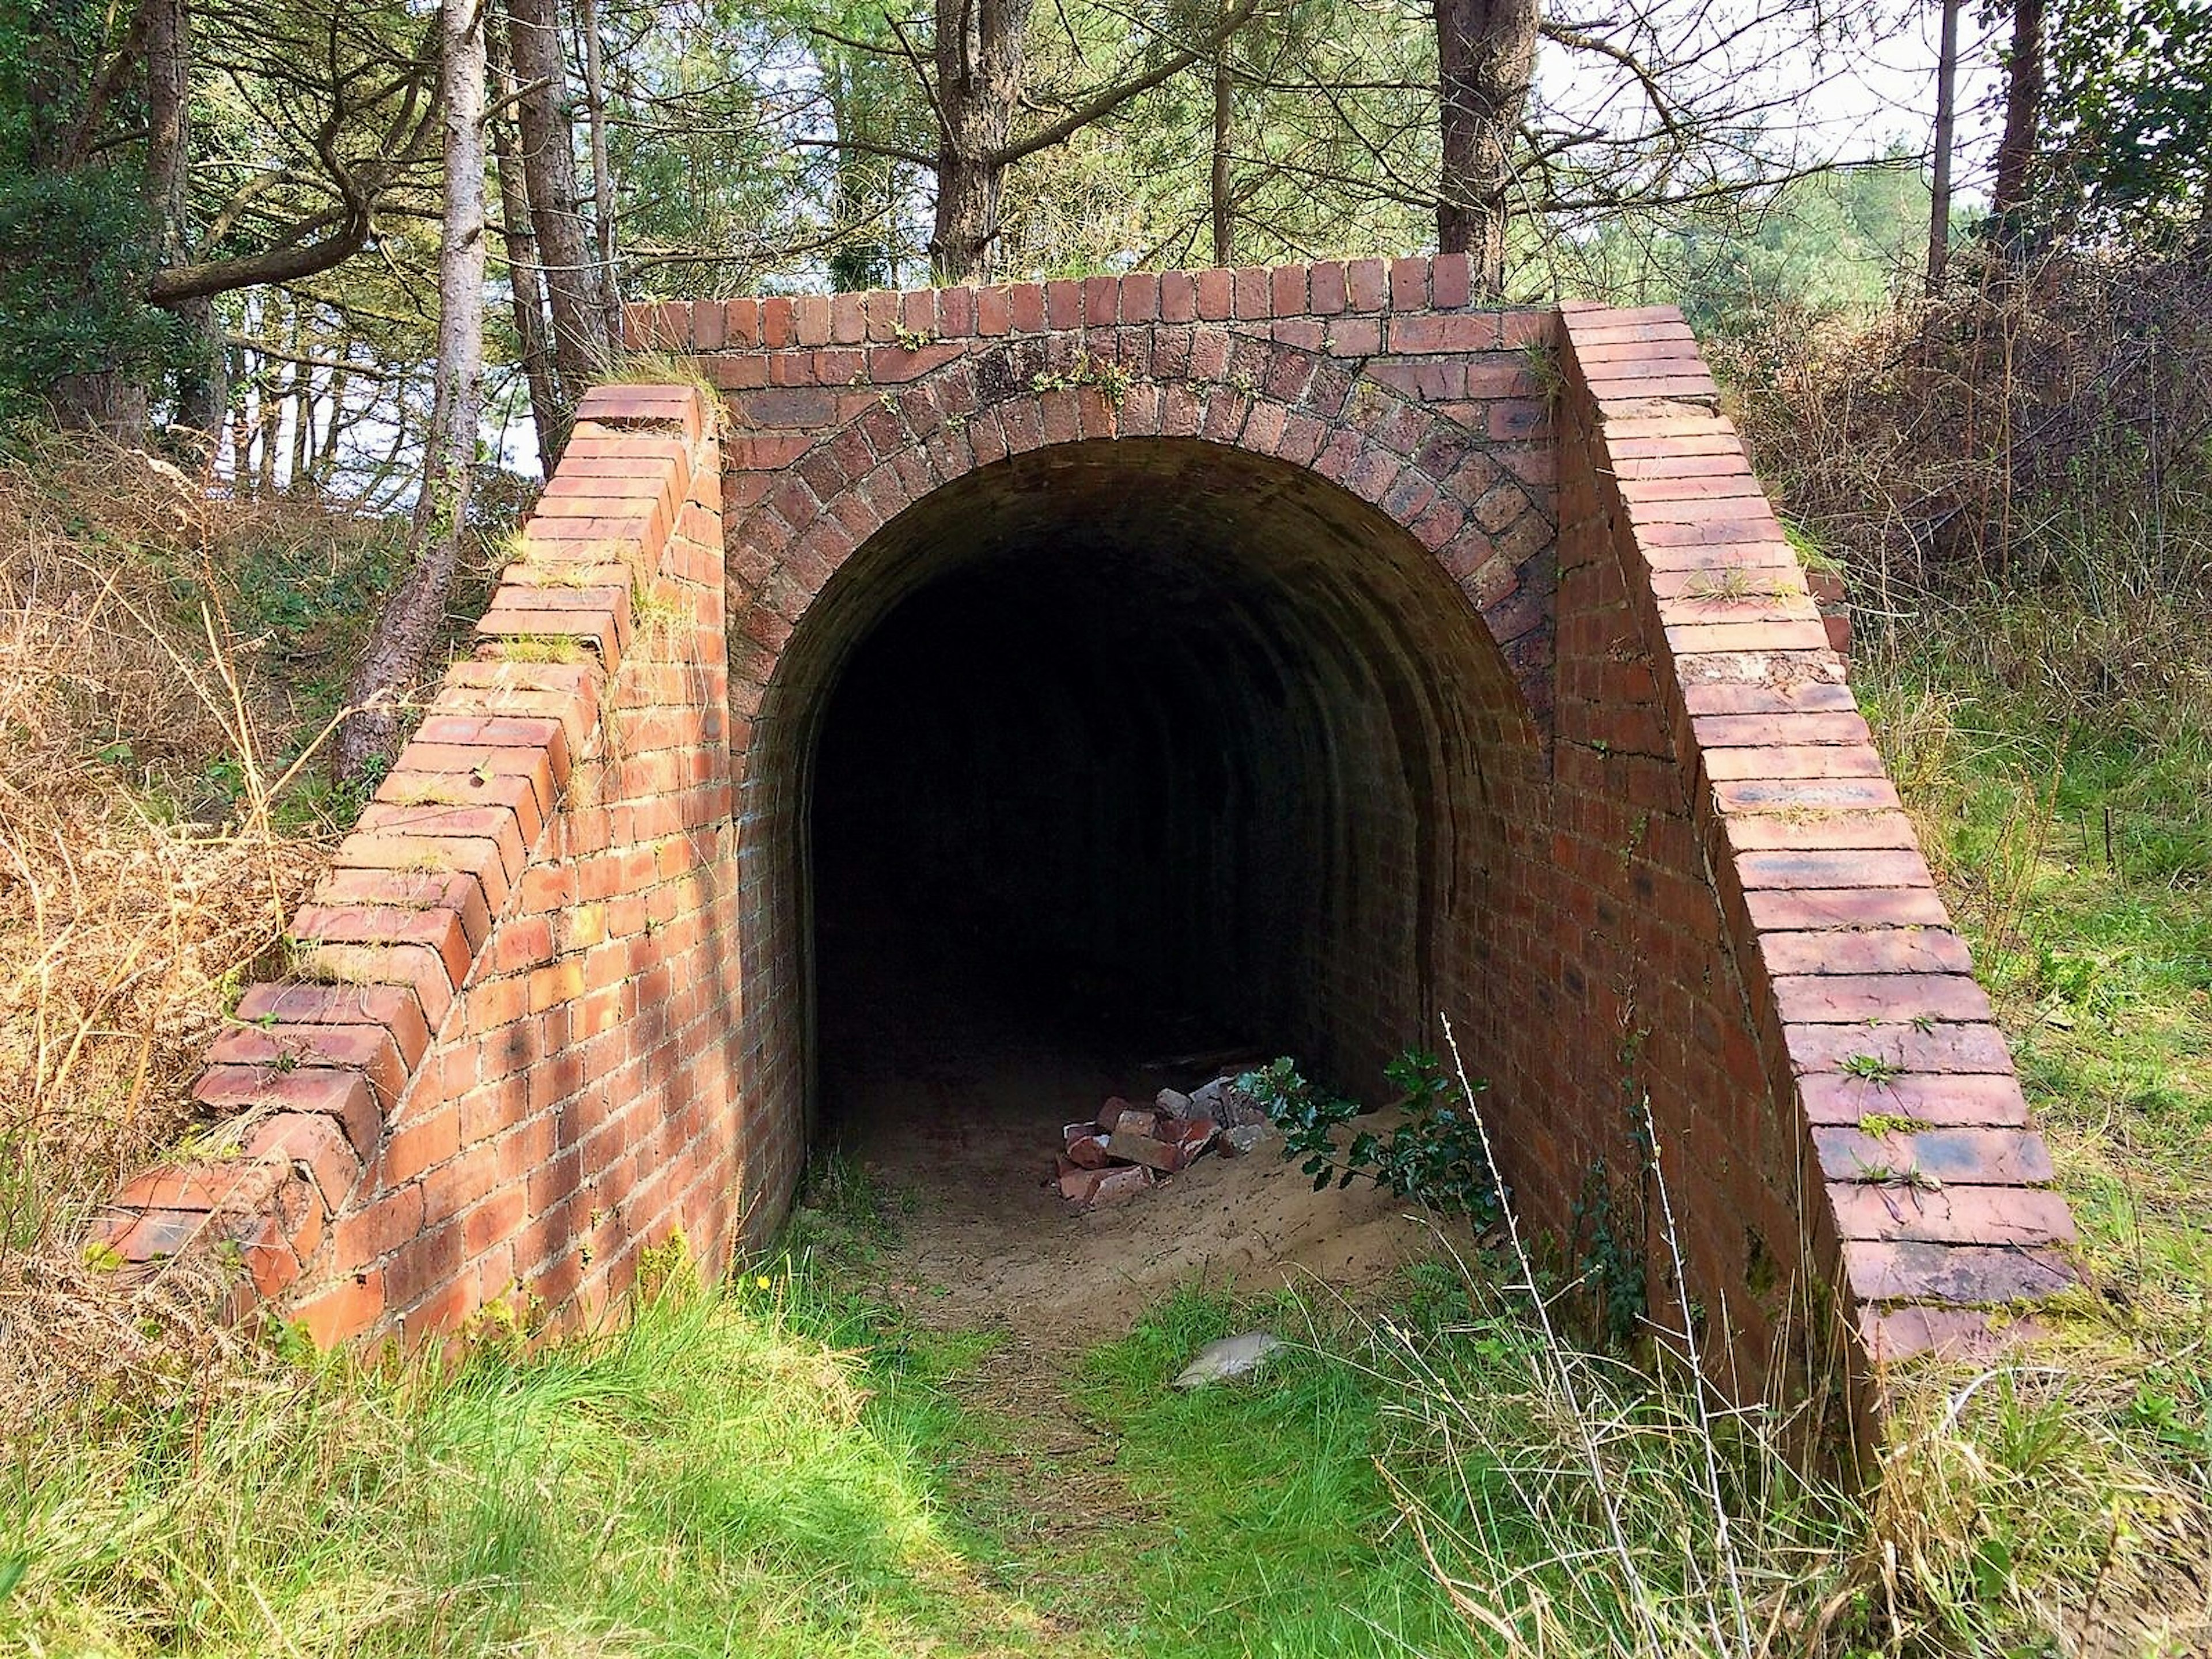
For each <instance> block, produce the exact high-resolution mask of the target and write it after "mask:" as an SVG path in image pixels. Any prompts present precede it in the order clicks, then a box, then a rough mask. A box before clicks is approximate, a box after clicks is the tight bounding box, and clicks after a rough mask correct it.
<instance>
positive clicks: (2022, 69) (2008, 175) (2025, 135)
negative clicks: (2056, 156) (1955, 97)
mask: <svg viewBox="0 0 2212 1659" xmlns="http://www.w3.org/2000/svg"><path fill="white" fill-rule="evenodd" d="M2043 34H2044V0H2013V8H2012V49H2011V50H2010V51H2009V52H2007V53H2006V54H2005V103H2004V110H2005V120H2004V136H2003V137H2002V138H2000V139H1999V140H1998V141H1997V177H1996V185H1994V186H1993V187H1992V188H1991V190H1990V213H1991V214H1992V215H1993V216H1995V217H1996V218H1998V219H2006V218H2009V217H2011V216H2015V215H2017V214H2018V213H2019V211H2020V210H2021V209H2022V208H2023V207H2025V206H2027V192H2028V186H2029V184H2030V182H2031V178H2032V175H2033V172H2034V167H2035V155H2036V149H2037V147H2038V146H2039V143H2041V141H2042V137H2043V84H2044V76H2045V70H2044V62H2043V52H2044V43H2043Z"/></svg>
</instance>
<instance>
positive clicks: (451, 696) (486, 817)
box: [88, 386, 713, 1324]
mask: <svg viewBox="0 0 2212 1659" xmlns="http://www.w3.org/2000/svg"><path fill="white" fill-rule="evenodd" d="M712 432H713V428H712V422H711V420H710V416H709V411H708V408H707V402H706V399H705V398H704V397H703V396H702V394H701V393H700V392H697V391H696V390H695V389H694V388H692V387H690V386H601V387H599V388H597V389H596V390H594V391H592V392H589V393H588V394H586V397H585V398H584V399H583V402H582V404H581V405H580V407H579V409H578V411H577V419H576V425H575V428H574V434H573V435H572V436H571V438H570V440H569V443H568V449H567V451H566V452H565V453H564V454H563V455H562V462H561V465H560V468H559V470H558V471H556V474H555V476H554V477H553V478H552V479H551V481H550V483H548V484H547V486H546V489H545V492H544V496H543V497H542V498H541V500H540V501H539V502H538V507H537V509H536V512H535V514H534V515H533V517H532V520H531V521H530V523H529V524H528V526H526V528H525V530H524V531H523V532H522V537H521V541H520V549H519V550H518V552H517V554H516V556H515V557H514V558H513V561H512V562H509V563H508V565H507V568H506V569H505V570H504V571H503V572H502V573H501V579H500V583H499V586H498V589H497V591H496V592H495V593H494V595H493V597H492V600H491V603H490V605H489V607H488V608H487V609H486V611H485V612H484V614H483V618H482V620H480V621H479V622H478V623H477V626H476V640H477V644H476V647H475V650H474V651H473V653H471V655H470V656H469V657H467V658H466V659H463V660H461V661H459V662H456V663H454V664H453V665H452V666H451V667H450V668H449V669H448V670H447V673H446V676H445V678H444V683H443V684H442V685H441V688H440V689H439V691H438V693H437V695H436V696H435V698H433V700H432V701H431V703H430V705H429V708H428V712H427V713H426V714H425V716H424V718H423V720H422V725H421V726H419V727H417V728H416V732H415V735H414V737H413V738H412V739H411V740H410V742H409V743H408V744H407V745H406V746H405V747H404V749H403V750H401V751H400V754H399V757H398V761H397V763H395V764H394V765H393V767H392V770H391V772H390V773H389V774H388V775H386V777H385V779H384V781H382V783H380V785H379V786H378V788H377V791H376V794H375V797H374V799H373V800H372V802H371V803H370V805H368V808H367V809H366V810H364V811H362V815H361V818H360V821H359V823H358V824H357V825H356V828H355V829H354V830H353V832H352V833H351V834H349V836H346V838H345V839H344V841H343V842H341V843H340V844H339V846H338V848H337V852H336V854H334V855H333V856H332V858H331V870H330V873H329V874H328V875H326V876H325V878H323V880H322V881H321V882H320V883H319V884H318V885H317V887H316V889H315V890H314V893H313V896H311V897H310V898H309V900H308V901H307V903H305V904H303V905H302V906H301V908H299V910H298V911H297V912H296V913H295V915H294V917H293V919H292V926H291V929H290V937H291V939H293V941H294V942H295V972H294V974H293V975H292V976H291V977H290V978H289V979H287V980H285V981H282V982H276V983H267V984H259V985H255V986H253V987H251V988H249V989H248V990H247V991H246V994H245V995H244V996H243V997H242V998H241V999H240V1003H239V1006H238V1013H237V1020H236V1023H235V1024H234V1026H233V1027H232V1029H231V1030H228V1031H226V1032H225V1033H224V1034H223V1035H222V1036H220V1037H218V1038H217V1039H216V1041H215V1042H214V1043H213V1044H212V1045H211V1046H210V1048H209V1050H208V1055H207V1065H206V1067H205V1069H204V1070H203V1071H202V1073H200V1076H199V1079H198V1080H197V1082H196V1083H195V1084H194V1085H193V1086H192V1098H193V1100H194V1101H195V1102H196V1103H197V1104H198V1105H199V1106H200V1107H201V1108H202V1109H204V1110H205V1111H207V1112H208V1113H210V1114H211V1115H214V1116H216V1118H217V1119H219V1120H220V1124H219V1127H218V1128H217V1129H216V1132H215V1133H212V1134H210V1135H203V1136H202V1137H200V1140H201V1142H202V1144H204V1145H211V1146H213V1148H214V1150H213V1151H212V1152H210V1153H208V1154H207V1155H204V1156H201V1157H197V1158H191V1159H190V1160H187V1161H184V1162H180V1163H177V1164H168V1165H164V1166H162V1167H160V1168H156V1169H153V1170H147V1171H145V1172H144V1173H143V1174H141V1175H138V1176H134V1177H133V1178H131V1180H129V1181H127V1182H125V1183H124V1185H123V1187H122V1188H120V1190H118V1192H117V1193H116V1194H115V1195H114V1197H113V1198H112V1200H110V1201H109V1203H108V1205H107V1206H106V1209H105V1210H104V1211H103V1212H101V1213H100V1215H99V1216H98V1217H97V1218H95V1220H94V1224H93V1226H92V1229H91V1243H90V1245H89V1247H88V1253H89V1254H91V1255H93V1256H94V1259H96V1260H98V1259H104V1260H106V1261H108V1262H110V1263H111V1264H112V1265H118V1266H120V1267H125V1268H126V1269H132V1270H145V1269H148V1268H150V1267H154V1266H155V1265H157V1264H158V1263H160V1262H161V1261H163V1260H165V1259H167V1258H168V1257H171V1256H174V1255H178V1254H179V1253H181V1252H183V1251H185V1250H187V1249H193V1248H195V1247H202V1248H204V1247H208V1246H217V1247H222V1246H229V1247H234V1248H235V1249H237V1250H238V1251H239V1252H240V1258H241V1260H242V1261H243V1264H244V1266H245V1267H246V1275H245V1277H244V1279H242V1280H241V1282H240V1285H238V1287H237V1289H236V1291H235V1292H234V1296H233V1298H232V1303H231V1307H230V1310H229V1311H230V1312H231V1313H232V1314H233V1315H234V1316H235V1315H238V1314H240V1313H242V1312H244V1311H245V1310H246V1309H247V1308H249V1307H251V1306H252V1304H253V1302H254V1301H255V1299H256V1298H257V1297H264V1298H268V1297H279V1296H282V1295H283V1294H285V1293H286V1292H287V1291H290V1290H292V1289H293V1287H294V1286H295V1285H298V1286H299V1287H300V1288H301V1289H302V1290H305V1289H307V1288H308V1287H309V1286H308V1284H307V1283H303V1282H302V1281H303V1279H308V1280H311V1279H312V1275H313V1269H314V1268H315V1267H317V1266H318V1265H324V1264H320V1263H319V1258H320V1257H322V1256H324V1255H326V1254H327V1251H326V1249H325V1246H326V1241H327V1239H328V1237H329V1233H330V1230H331V1224H332V1222H333V1221H334V1220H335V1219H336V1218H337V1217H338V1216H339V1215H340V1213H341V1212H343V1209H344V1208H345V1206H347V1205H348V1203H349V1200H353V1199H355V1198H356V1196H357V1193H356V1189H357V1188H359V1187H360V1185H361V1184H362V1178H363V1175H364V1171H365V1170H367V1169H368V1167H369V1166H370V1164H371V1163H372V1161H373V1160H374V1158H375V1157H376V1156H377V1154H378V1152H379V1148H380V1144H381V1143H382V1141H383V1140H384V1139H385V1138H386V1137H385V1128H386V1116H387V1114H388V1113H389V1112H390V1111H391V1109H392V1107H393V1106H394V1105H395V1103H398V1100H399V1099H400V1097H402V1095H403V1094H404V1093H405V1092H406V1091H407V1090H408V1088H409V1086H410V1084H411V1083H413V1082H414V1081H415V1079H416V1075H417V1073H418V1072H419V1071H420V1069H421V1068H422V1066H423V1065H424V1062H425V1059H426V1055H428V1054H429V1052H430V1049H431V1045H432V1040H433V1038H434V1036H435V1034H436V1033H437V1031H438V1030H439V1027H440V1026H441V1024H443V1022H444V1021H445V1019H446V1016H447V1012H448V1011H449V1010H451V1009H452V1008H453V1005H454V1002H455V999H456V998H457V997H458V996H459V994H461V992H462V991H463V990H464V989H465V987H468V986H469V985H470V983H471V980H472V978H473V977H474V976H476V975H477V972H478V969H480V968H482V967H484V966H485V965H486V957H487V954H488V943H489V940H490V939H491V936H492V932H493V928H494V925H495V922H496V921H497V920H498V919H499V918H500V916H501V913H502V912H503V911H505V910H506V909H507V908H508V907H509V902H510V899H511V898H512V897H513V896H514V894H515V892H516V888H517V884H518V882H519V881H520V878H521V877H522V874H523V871H524V866H525V865H526V863H527V862H528V860H529V859H530V856H531V852H532V848H533V847H534V846H536V845H537V844H538V841H539V838H540V836H541V834H542V833H543V832H544V829H545V828H546V826H547V825H548V823H550V821H551V819H552V817H553V815H554V813H555V811H556V807H557V806H558V805H559V804H560V802H561V799H562V791H563V788H564V787H565V785H566V784H567V782H568V776H569V773H570V769H571V768H572V767H573V766H574V764H576V763H578V762H579V761H580V760H581V759H582V758H584V757H588V756H591V755H593V754H595V753H596V752H598V750H599V746H600V744H601V739H602V722H601V693H602V690H603V688H605V685H606V684H607V683H608V681H609V680H610V678H611V676H612V675H613V674H614V672H615V671H616V670H617V668H618V667H619V666H620V665H621V662H622V659H623V653H624V652H625V651H626V650H627V649H628V648H629V643H630V641H631V637H632V629H633V625H634V617H633V611H632V599H633V594H634V593H636V592H642V591H643V590H642V586H641V584H643V583H645V582H647V581H649V580H651V579H652V578H653V576H654V575H655V574H657V573H658V572H659V569H660V567H661V562H662V559H663V555H664V552H665V550H667V549H668V547H669V545H670V542H671V535H672V533H673V532H674V531H675V529H676V526H677V523H678V515H679V513H680V512H681V511H682V508H683V507H684V500H685V492H686V489H687V485H688V483H689V482H690V478H691V477H692V474H693V472H694V471H695V469H696V466H697V465H700V464H701V463H702V461H705V462H708V463H710V464H711V460H712V454H713V450H712ZM311 1324H312V1322H311Z"/></svg>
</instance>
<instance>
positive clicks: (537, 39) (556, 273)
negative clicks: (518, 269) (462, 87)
mask: <svg viewBox="0 0 2212 1659" xmlns="http://www.w3.org/2000/svg"><path fill="white" fill-rule="evenodd" d="M507 52H508V54H509V56H510V57H511V58H512V59H513V65H514V76H515V79H516V81H517V82H520V86H521V88H522V95H521V98H520V100H519V101H518V103H517V105H516V106H515V116H516V119H517V123H518V125H520V127H521V130H522V171H523V179H524V184H525V187H526V190H527V191H528V193H529V197H530V220H531V224H532V228H534V229H535V230H536V231H537V233H538V258H539V265H538V268H539V270H541V271H543V272H544V280H545V293H546V297H547V298H548V299H549V300H550V301H551V302H552V312H553V366H554V370H555V373H556V376H557V378H558V389H559V393H560V399H561V429H562V439H563V441H566V435H567V432H568V422H569V421H570V419H571V418H573V416H574V413H575V409H576V404H577V400H578V399H580V398H582V397H583V395H584V393H585V392H586V391H588V390H589V389H590V387H591V385H592V380H595V379H596V378H597V377H598V375H599V369H600V366H601V364H602V363H603V362H604V361H605V356H606V343H607V341H606V330H605V311H604V309H603V308H602V307H601V305H600V302H599V277H598V272H597V269H596V262H595V261H594V260H593V259H592V254H591V250H590V247H589V245H588V244H587V243H586V240H585V236H584V221H583V216H582V214H581V213H580V210H579V209H578V206H577V201H576V134H575V129H574V127H573V126H572V125H570V123H569V118H568V66H567V62H566V59H565V58H564V56H563V54H562V51H561V30H560V25H559V17H558V13H557V10H556V0H507ZM558 454H559V446H558V445H556V446H555V447H554V451H553V453H550V454H549V455H548V456H547V457H546V465H547V467H548V468H549V469H550V467H551V466H552V465H553V462H554V460H555V459H556V457H557V456H558Z"/></svg>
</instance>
